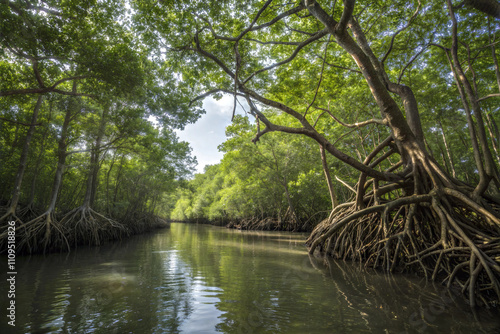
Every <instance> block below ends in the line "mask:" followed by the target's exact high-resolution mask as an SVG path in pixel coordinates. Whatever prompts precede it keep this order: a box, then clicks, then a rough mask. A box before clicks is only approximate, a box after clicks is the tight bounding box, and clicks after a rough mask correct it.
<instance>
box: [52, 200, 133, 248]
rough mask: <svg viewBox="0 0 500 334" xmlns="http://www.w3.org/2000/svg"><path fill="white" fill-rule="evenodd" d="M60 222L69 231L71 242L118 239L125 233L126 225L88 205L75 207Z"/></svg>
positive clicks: (95, 241)
mask: <svg viewBox="0 0 500 334" xmlns="http://www.w3.org/2000/svg"><path fill="white" fill-rule="evenodd" d="M61 223H62V224H64V226H65V227H66V228H67V229H68V231H70V233H69V234H68V238H69V240H70V242H71V244H74V245H77V244H87V245H100V244H101V243H102V242H103V241H105V240H109V239H118V238H120V237H121V236H122V235H123V234H126V233H127V230H126V227H125V226H124V225H123V224H120V223H118V222H117V221H115V220H113V219H111V218H108V217H106V216H104V215H102V214H100V213H98V212H96V211H94V210H92V209H91V208H90V207H88V206H81V207H79V208H76V209H74V210H72V211H70V212H68V213H67V214H65V215H64V217H63V218H62V219H61Z"/></svg>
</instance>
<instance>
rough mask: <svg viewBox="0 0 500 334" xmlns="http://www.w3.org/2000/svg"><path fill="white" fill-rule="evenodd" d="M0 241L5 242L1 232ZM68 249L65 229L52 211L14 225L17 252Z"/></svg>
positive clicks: (43, 251)
mask: <svg viewBox="0 0 500 334" xmlns="http://www.w3.org/2000/svg"><path fill="white" fill-rule="evenodd" d="M0 242H2V243H4V242H6V238H4V235H3V234H2V235H0ZM69 249H70V244H69V242H68V238H67V229H66V227H65V226H63V225H62V224H61V223H60V221H59V220H58V219H57V218H56V216H55V214H54V213H53V212H52V211H47V212H45V213H44V214H42V215H40V216H39V217H37V218H35V219H32V220H30V221H29V222H27V223H22V224H20V225H19V226H17V227H16V251H17V252H18V253H45V252H51V251H55V250H69Z"/></svg>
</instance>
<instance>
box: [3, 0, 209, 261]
mask: <svg viewBox="0 0 500 334" xmlns="http://www.w3.org/2000/svg"><path fill="white" fill-rule="evenodd" d="M0 15H1V20H0V22H1V23H0V24H1V29H0V31H1V34H0V44H1V53H0V68H1V70H0V76H1V79H0V96H1V98H0V104H1V108H0V117H1V118H0V127H1V131H0V134H1V137H0V157H1V162H2V163H1V165H0V189H1V192H0V202H1V203H2V205H3V212H2V213H0V216H1V218H0V220H1V221H2V224H5V223H6V222H7V221H12V220H14V221H16V222H17V224H18V226H19V227H20V228H19V232H18V247H17V248H18V250H19V251H23V250H24V251H29V252H32V251H33V252H34V251H42V250H43V251H45V250H53V249H64V248H66V247H69V246H70V245H73V244H78V243H90V244H99V243H100V242H101V241H102V240H103V239H107V238H116V237H119V236H120V235H124V234H127V233H131V232H139V231H143V230H145V229H148V228H151V227H152V226H155V225H157V224H158V223H161V222H162V221H161V220H160V219H159V218H158V216H164V217H165V216H166V215H168V210H169V209H168V208H166V207H165V206H164V200H163V199H164V197H166V196H168V194H169V193H170V192H172V190H173V189H174V188H175V187H176V184H177V183H178V182H179V181H180V180H182V179H183V178H185V177H186V176H187V175H189V174H190V173H191V172H192V168H193V167H194V163H195V160H194V159H193V158H192V157H191V156H190V148H189V146H188V144H187V143H185V142H179V141H178V139H177V137H176V135H175V133H174V131H173V130H174V128H183V127H184V126H185V124H187V123H188V122H193V121H194V120H196V118H197V117H198V115H199V113H200V111H201V110H200V109H198V108H188V103H183V102H182V101H185V102H188V101H189V99H188V98H189V95H187V92H188V91H189V89H187V88H186V89H176V86H177V85H178V84H179V81H178V80H177V79H175V78H174V77H173V76H171V75H169V65H168V64H164V63H163V62H161V61H158V59H155V58H154V57H152V56H151V55H152V53H151V50H150V49H149V48H148V46H147V45H145V44H144V43H143V42H142V41H141V39H140V38H138V36H139V35H138V33H137V31H136V29H135V27H133V26H131V25H130V24H129V23H130V10H129V9H127V8H126V7H125V6H124V3H123V2H121V1H105V2H97V1H89V2H85V3H78V2H66V1H63V2H61V1H43V2H24V1H2V2H0ZM3 241H5V240H3Z"/></svg>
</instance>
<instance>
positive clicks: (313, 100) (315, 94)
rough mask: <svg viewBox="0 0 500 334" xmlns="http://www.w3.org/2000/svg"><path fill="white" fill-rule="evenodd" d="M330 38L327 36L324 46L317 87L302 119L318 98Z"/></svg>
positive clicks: (330, 36)
mask: <svg viewBox="0 0 500 334" xmlns="http://www.w3.org/2000/svg"><path fill="white" fill-rule="evenodd" d="M331 38H332V35H329V36H328V42H327V43H326V46H325V55H324V57H325V59H324V60H323V64H322V65H321V74H320V76H319V81H318V86H317V87H316V92H315V93H314V98H313V99H312V101H311V103H309V105H308V106H307V108H306V111H305V112H304V119H305V118H306V115H307V112H308V111H309V109H310V108H311V106H312V105H313V104H314V102H315V101H316V97H318V92H319V87H321V82H322V81H323V72H324V71H325V63H326V53H327V51H328V45H329V44H330V40H331Z"/></svg>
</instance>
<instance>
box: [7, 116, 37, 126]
mask: <svg viewBox="0 0 500 334" xmlns="http://www.w3.org/2000/svg"><path fill="white" fill-rule="evenodd" d="M0 120H2V121H5V122H9V123H14V124H19V125H24V126H40V125H42V124H43V123H42V122H40V123H24V122H19V121H13V120H11V119H8V118H5V117H1V116H0Z"/></svg>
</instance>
